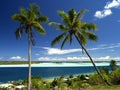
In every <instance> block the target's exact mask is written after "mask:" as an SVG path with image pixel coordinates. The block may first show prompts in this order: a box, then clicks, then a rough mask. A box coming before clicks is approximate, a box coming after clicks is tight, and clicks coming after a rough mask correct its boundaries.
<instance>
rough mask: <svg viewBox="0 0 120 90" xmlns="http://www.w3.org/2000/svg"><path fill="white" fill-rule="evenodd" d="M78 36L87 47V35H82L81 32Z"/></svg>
mask: <svg viewBox="0 0 120 90" xmlns="http://www.w3.org/2000/svg"><path fill="white" fill-rule="evenodd" d="M76 34H77V37H78V38H79V40H80V41H81V43H82V44H83V45H86V44H87V39H86V37H85V35H84V34H82V33H80V32H77V33H76Z"/></svg>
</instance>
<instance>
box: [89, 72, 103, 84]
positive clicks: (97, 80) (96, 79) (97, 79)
mask: <svg viewBox="0 0 120 90" xmlns="http://www.w3.org/2000/svg"><path fill="white" fill-rule="evenodd" d="M89 83H90V84H91V85H99V84H104V82H103V80H102V79H101V78H100V76H99V75H98V74H91V75H90V76H89Z"/></svg>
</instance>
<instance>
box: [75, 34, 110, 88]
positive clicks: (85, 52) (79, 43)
mask: <svg viewBox="0 0 120 90" xmlns="http://www.w3.org/2000/svg"><path fill="white" fill-rule="evenodd" d="M75 38H76V39H77V41H78V42H79V44H80V46H81V47H82V49H83V50H84V51H85V53H86V54H87V56H88V57H89V59H90V61H91V62H92V64H93V66H94V68H95V70H96V71H97V73H98V75H99V76H100V77H101V78H102V80H103V81H104V82H105V83H106V84H107V85H109V86H111V84H110V83H109V82H108V81H107V80H106V79H105V78H104V77H103V76H102V74H101V73H100V71H99V69H98V68H97V66H96V65H95V62H94V61H93V59H92V57H91V56H90V54H89V53H88V51H87V50H86V48H85V47H84V46H83V45H82V43H81V41H80V40H79V38H78V37H77V35H75Z"/></svg>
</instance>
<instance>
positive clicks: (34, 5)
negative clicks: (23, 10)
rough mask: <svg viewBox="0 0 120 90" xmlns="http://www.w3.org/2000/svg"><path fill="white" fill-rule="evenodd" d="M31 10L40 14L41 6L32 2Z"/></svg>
mask: <svg viewBox="0 0 120 90" xmlns="http://www.w3.org/2000/svg"><path fill="white" fill-rule="evenodd" d="M29 10H31V11H32V12H33V13H35V14H36V15H38V16H39V15H40V12H39V11H40V8H39V6H38V5H37V4H35V3H32V4H30V7H29Z"/></svg>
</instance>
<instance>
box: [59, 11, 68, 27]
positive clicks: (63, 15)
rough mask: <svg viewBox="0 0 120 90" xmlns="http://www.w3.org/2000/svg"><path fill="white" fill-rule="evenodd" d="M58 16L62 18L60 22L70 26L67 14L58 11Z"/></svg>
mask: <svg viewBox="0 0 120 90" xmlns="http://www.w3.org/2000/svg"><path fill="white" fill-rule="evenodd" d="M58 14H59V15H60V16H61V17H62V21H63V22H64V23H66V24H68V25H69V24H70V19H69V15H68V14H67V13H65V12H64V11H62V10H61V11H58Z"/></svg>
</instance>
